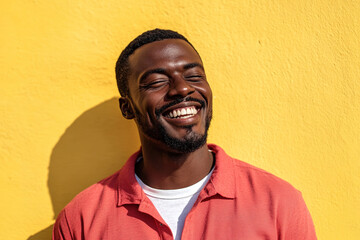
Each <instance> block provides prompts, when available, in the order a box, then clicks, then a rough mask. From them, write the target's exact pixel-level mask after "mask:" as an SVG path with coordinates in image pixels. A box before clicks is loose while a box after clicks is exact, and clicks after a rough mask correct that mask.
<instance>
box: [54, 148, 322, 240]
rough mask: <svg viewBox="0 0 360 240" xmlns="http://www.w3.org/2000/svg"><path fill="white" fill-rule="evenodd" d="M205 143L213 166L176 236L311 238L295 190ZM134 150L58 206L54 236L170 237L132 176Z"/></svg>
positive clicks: (307, 219)
mask: <svg viewBox="0 0 360 240" xmlns="http://www.w3.org/2000/svg"><path fill="white" fill-rule="evenodd" d="M209 148H210V149H211V150H212V151H213V152H214V153H215V158H216V162H215V169H214V172H213V174H212V176H211V178H210V180H209V182H208V183H207V185H206V186H205V187H204V189H203V190H202V191H201V193H200V195H199V197H198V199H197V201H196V202H195V204H194V206H193V208H192V209H191V211H190V212H189V214H188V215H187V217H186V220H185V224H184V228H183V232H182V237H181V239H186V240H192V239H194V240H197V239H206V240H212V239H214V240H219V239H231V240H233V239H246V240H256V239H261V240H263V239H274V240H275V239H276V240H279V239H283V240H285V239H286V240H300V239H306V240H310V239H316V236H315V230H314V226H313V223H312V220H311V217H310V214H309V211H308V210H307V208H306V205H305V203H304V200H303V199H302V197H301V193H300V192H299V191H297V190H296V189H294V188H293V187H292V186H291V185H290V184H289V183H287V182H285V181H283V180H281V179H279V178H277V177H275V176H274V175H272V174H270V173H267V172H265V171H264V170H261V169H259V168H256V167H253V166H251V165H249V164H247V163H244V162H241V161H239V160H236V159H233V158H231V157H229V156H228V155H226V153H225V152H224V151H223V150H222V149H221V148H220V147H218V146H216V145H209ZM139 154H140V152H137V153H135V154H133V155H132V156H131V157H130V158H129V160H128V161H127V162H126V164H125V165H124V166H123V167H122V168H121V170H120V171H118V172H117V173H115V174H114V175H112V176H110V177H108V178H106V179H104V180H102V181H100V182H98V183H97V184H94V185H92V186H91V187H89V188H87V189H86V190H84V191H83V192H81V193H80V194H78V195H77V196H76V197H75V198H74V199H73V200H72V201H71V202H70V203H69V204H68V205H67V206H66V207H65V208H64V209H63V210H62V211H61V212H60V214H59V216H58V218H57V220H56V223H55V226H54V230H53V239H56V240H58V239H67V240H68V239H94V240H100V239H103V240H105V239H132V240H136V239H141V240H143V239H151V240H153V239H164V240H170V239H173V236H172V233H171V231H170V228H169V227H168V226H167V224H166V223H165V222H164V220H163V219H162V218H161V216H160V214H159V213H158V212H157V210H156V209H155V207H154V205H153V204H152V203H151V201H150V200H149V199H148V198H147V197H146V195H145V194H144V192H143V191H142V189H141V187H140V185H139V184H138V183H137V181H136V179H135V161H136V159H137V157H138V155H139Z"/></svg>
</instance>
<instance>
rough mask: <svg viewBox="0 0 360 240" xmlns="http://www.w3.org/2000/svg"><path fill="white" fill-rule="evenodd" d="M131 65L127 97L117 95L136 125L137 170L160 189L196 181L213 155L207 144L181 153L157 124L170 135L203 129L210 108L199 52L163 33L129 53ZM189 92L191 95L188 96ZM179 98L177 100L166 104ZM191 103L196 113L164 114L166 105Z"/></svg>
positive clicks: (200, 132) (191, 135)
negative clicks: (183, 115)
mask: <svg viewBox="0 0 360 240" xmlns="http://www.w3.org/2000/svg"><path fill="white" fill-rule="evenodd" d="M129 65H130V76H129V78H128V84H129V92H130V96H131V97H122V98H120V109H121V111H122V114H123V116H124V117H125V118H127V119H135V121H136V124H137V127H138V132H139V136H140V141H141V145H142V154H143V161H141V162H139V163H138V164H137V165H136V167H135V171H136V174H137V175H138V176H139V177H140V178H141V180H142V181H143V182H144V183H145V184H147V185H149V186H151V187H153V188H158V189H178V188H184V187H187V186H190V185H192V184H194V183H196V182H198V181H199V180H201V179H202V178H203V177H205V176H206V175H207V174H208V173H209V171H210V170H211V168H212V165H213V161H214V159H213V157H212V154H211V153H210V152H209V151H208V148H207V145H206V144H204V145H203V146H201V147H200V148H199V149H197V150H195V151H193V152H190V153H183V152H180V151H178V150H176V149H173V148H171V147H169V146H168V145H166V144H165V143H164V142H163V141H161V139H159V137H158V132H159V131H158V130H159V128H160V126H161V127H162V128H163V129H164V130H165V131H166V133H167V134H168V135H169V136H171V137H172V138H176V139H179V140H184V141H186V140H187V139H191V138H196V137H198V136H201V135H204V134H205V132H206V121H207V119H209V117H210V118H211V114H212V92H211V88H210V86H209V84H208V82H207V80H206V75H205V71H204V67H203V63H202V61H201V58H200V56H199V55H198V54H197V52H196V51H195V50H194V49H193V48H192V47H191V46H190V45H189V44H188V43H187V42H185V41H183V40H180V39H166V40H162V41H156V42H153V43H149V44H146V45H143V46H141V47H140V48H138V49H137V50H136V51H135V52H134V53H133V54H132V55H131V56H130V57H129ZM188 97H191V98H192V100H187V101H186V100H185V99H186V98H188ZM179 99H180V100H181V102H178V103H177V104H175V105H173V106H169V105H168V104H169V103H170V104H171V103H174V101H176V100H179ZM194 99H195V100H194ZM180 100H179V101H180ZM196 100H199V101H196ZM199 102H203V103H204V104H203V105H201V104H200V103H199ZM167 106H169V107H167ZM189 106H195V107H196V108H197V109H198V110H199V111H198V112H197V114H196V115H194V116H192V117H190V118H185V119H180V118H176V119H174V118H170V117H169V116H168V113H169V111H172V110H174V109H178V108H183V107H189ZM159 110H161V111H160V113H158V114H157V112H159Z"/></svg>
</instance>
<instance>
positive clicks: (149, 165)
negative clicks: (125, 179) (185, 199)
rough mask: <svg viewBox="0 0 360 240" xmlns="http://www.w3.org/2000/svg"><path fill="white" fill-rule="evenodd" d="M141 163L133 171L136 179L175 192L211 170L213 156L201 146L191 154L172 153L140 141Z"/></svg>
mask: <svg viewBox="0 0 360 240" xmlns="http://www.w3.org/2000/svg"><path fill="white" fill-rule="evenodd" d="M142 155H143V160H142V161H140V162H139V163H138V164H137V165H136V168H135V171H136V174H137V175H138V177H139V178H140V179H141V180H142V181H143V182H144V183H145V184H147V185H148V186H150V187H153V188H158V189H179V188H184V187H187V186H190V185H192V184H195V183H196V182H198V181H200V180H201V179H202V178H204V177H205V176H206V175H207V174H208V173H209V172H210V170H211V168H212V165H213V156H212V154H211V152H209V150H208V148H207V145H206V144H205V145H204V146H202V147H201V148H199V149H197V150H196V151H194V152H191V153H176V152H173V151H169V150H166V149H163V148H159V147H158V146H154V145H153V144H146V142H143V141H142Z"/></svg>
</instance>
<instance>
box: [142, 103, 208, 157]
mask: <svg viewBox="0 0 360 240" xmlns="http://www.w3.org/2000/svg"><path fill="white" fill-rule="evenodd" d="M189 100H192V101H196V102H199V103H201V105H202V108H203V106H204V105H205V102H204V101H202V100H198V99H194V98H187V99H185V101H189ZM182 101H184V99H182V100H175V101H174V102H171V103H169V104H167V105H165V106H164V107H162V108H161V109H159V110H157V111H156V118H157V120H159V118H160V114H161V112H162V109H166V108H168V107H170V106H173V105H175V104H177V103H179V102H182ZM135 113H136V114H135V115H136V116H135V120H136V122H137V125H138V127H139V128H140V129H141V130H142V132H144V133H145V134H146V135H147V136H148V137H150V138H152V139H155V140H158V141H160V142H162V143H164V144H165V145H166V146H168V147H169V148H171V149H173V150H175V151H177V152H180V153H191V152H194V151H195V150H197V149H199V148H200V147H202V146H204V144H205V143H206V140H207V136H208V130H209V127H210V122H211V119H212V109H210V111H209V113H208V114H207V116H206V119H205V130H204V133H203V134H201V133H195V132H193V131H192V127H193V126H192V125H189V126H184V127H183V128H185V129H186V135H185V137H184V138H182V139H179V138H175V137H172V136H170V135H169V133H168V132H167V131H166V129H165V127H164V126H163V125H162V124H161V123H159V121H157V122H158V123H159V124H157V125H156V127H155V128H150V127H149V126H148V124H147V123H146V119H145V116H143V115H142V114H141V113H140V112H139V110H138V109H137V108H136V107H135Z"/></svg>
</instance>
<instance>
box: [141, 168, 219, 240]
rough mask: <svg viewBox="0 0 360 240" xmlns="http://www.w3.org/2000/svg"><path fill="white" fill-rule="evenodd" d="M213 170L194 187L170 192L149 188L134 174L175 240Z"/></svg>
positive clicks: (178, 239)
mask: <svg viewBox="0 0 360 240" xmlns="http://www.w3.org/2000/svg"><path fill="white" fill-rule="evenodd" d="M213 170H214V169H212V170H211V171H210V173H209V174H208V175H206V176H205V177H204V178H203V179H201V180H200V181H199V182H197V183H195V184H194V185H191V186H189V187H186V188H180V189H171V190H163V189H155V188H152V187H149V186H148V185H146V184H145V183H143V182H142V181H141V179H140V178H139V177H138V176H137V175H136V174H135V178H136V180H137V182H138V183H139V184H140V186H141V187H142V189H143V191H144V192H145V194H146V196H147V197H148V198H149V199H150V200H151V202H152V203H153V204H154V206H155V208H156V209H157V210H158V212H159V213H160V216H161V217H162V218H163V219H164V221H165V222H166V223H167V224H168V225H169V227H170V229H171V232H172V234H173V236H174V239H175V240H180V239H181V233H182V230H183V227H184V222H185V218H186V216H187V214H188V213H189V211H190V210H191V208H192V206H193V205H194V203H195V201H196V199H197V197H198V196H199V194H200V191H201V190H202V189H203V188H204V186H205V185H206V183H207V182H208V181H209V179H210V176H211V174H212V172H213Z"/></svg>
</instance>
